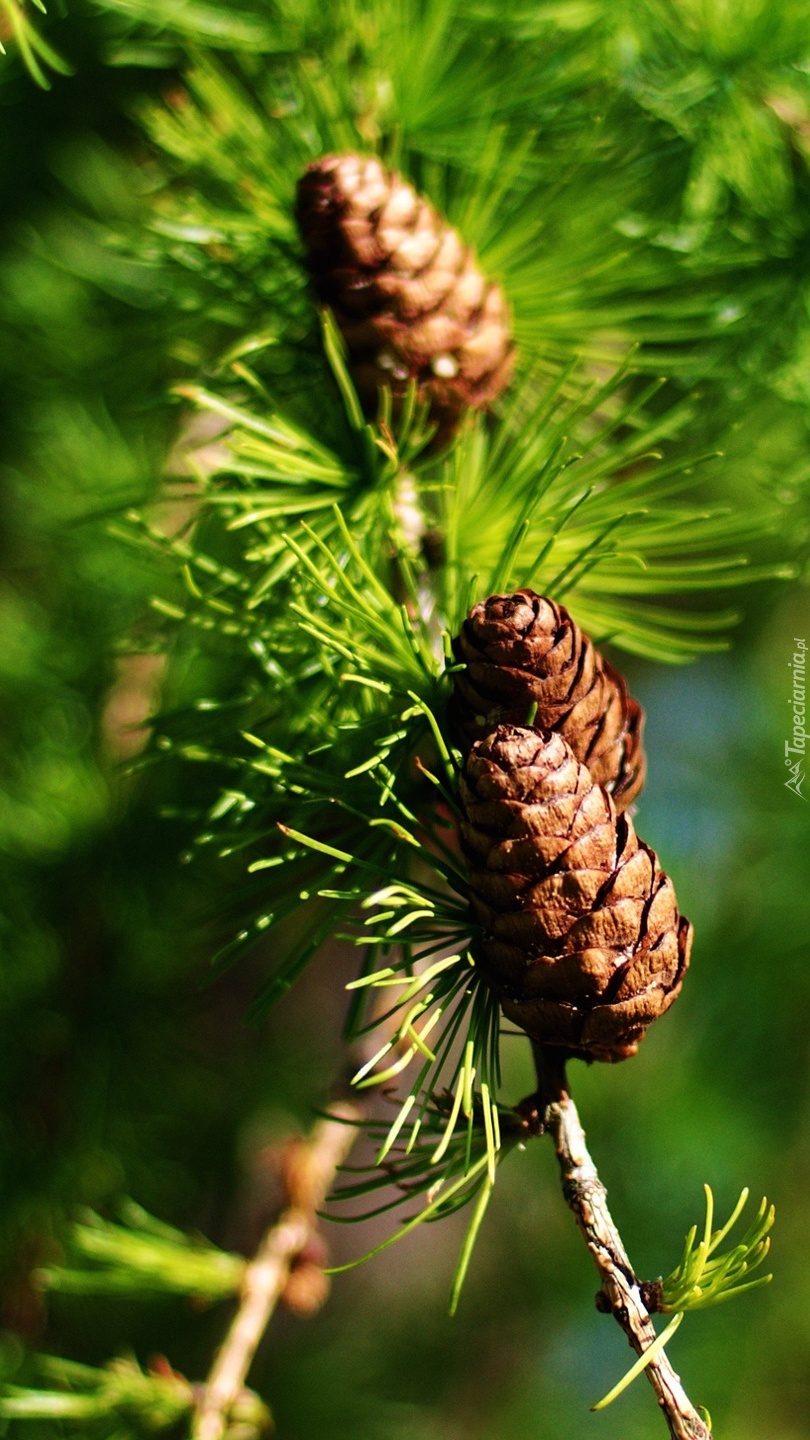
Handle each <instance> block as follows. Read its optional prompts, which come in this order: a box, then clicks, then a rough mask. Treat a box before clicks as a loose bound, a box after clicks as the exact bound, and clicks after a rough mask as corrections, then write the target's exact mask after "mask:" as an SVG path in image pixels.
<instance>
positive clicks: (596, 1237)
mask: <svg viewBox="0 0 810 1440" xmlns="http://www.w3.org/2000/svg"><path fill="white" fill-rule="evenodd" d="M535 1061H536V1065H537V1078H538V1093H537V1095H536V1096H535V1097H534V1099H535V1103H536V1109H535V1110H534V1114H533V1115H532V1117H531V1119H532V1120H533V1121H534V1124H535V1125H536V1127H537V1129H538V1130H540V1129H541V1128H542V1129H543V1130H546V1131H547V1132H548V1134H549V1135H551V1137H552V1139H553V1141H554V1148H555V1150H556V1152H557V1160H558V1162H559V1166H560V1174H561V1176H562V1184H563V1194H564V1196H565V1200H566V1203H567V1204H568V1206H569V1208H570V1209H571V1210H572V1211H573V1213H574V1217H575V1219H576V1222H577V1224H578V1226H579V1228H580V1230H581V1232H582V1236H583V1238H584V1240H585V1244H586V1245H587V1247H588V1249H589V1251H590V1253H591V1256H592V1258H593V1261H594V1264H595V1265H596V1268H597V1270H598V1271H599V1278H600V1280H601V1282H602V1290H601V1296H600V1298H601V1297H604V1302H605V1309H609V1310H610V1312H611V1314H612V1315H613V1317H614V1319H615V1320H617V1321H618V1323H619V1325H621V1328H622V1330H623V1331H624V1333H625V1335H626V1336H627V1339H628V1341H629V1343H630V1344H631V1345H632V1347H633V1349H634V1350H635V1351H636V1354H638V1355H643V1354H644V1353H645V1351H647V1350H648V1349H649V1347H650V1346H651V1345H653V1344H654V1343H655V1340H656V1332H655V1327H654V1326H653V1323H652V1321H651V1320H650V1316H649V1312H648V1311H647V1309H646V1307H645V1305H644V1302H643V1300H642V1297H641V1288H640V1283H639V1281H638V1279H637V1277H636V1275H635V1272H634V1270H633V1267H632V1265H631V1264H630V1260H629V1259H628V1255H627V1251H626V1250H625V1248H624V1245H623V1243H622V1238H621V1236H620V1234H619V1232H618V1230H617V1229H616V1225H615V1223H614V1221H613V1217H612V1216H611V1214H610V1211H609V1210H608V1206H607V1191H606V1190H605V1187H604V1185H603V1184H602V1181H601V1180H600V1179H599V1175H598V1172H597V1169H596V1166H595V1164H594V1162H593V1160H592V1158H591V1156H590V1154H589V1152H588V1147H587V1145H586V1143H585V1132H584V1130H583V1129H582V1124H581V1122H580V1118H579V1115H578V1113H577V1108H576V1105H575V1104H574V1102H573V1100H572V1099H571V1096H570V1095H569V1093H568V1089H567V1085H566V1078H565V1058H564V1056H563V1057H562V1058H558V1057H556V1056H554V1055H550V1054H549V1051H548V1049H544V1048H543V1047H540V1046H537V1047H535ZM645 1373H646V1375H647V1379H648V1380H649V1382H650V1384H651V1385H652V1387H653V1390H654V1391H655V1394H656V1398H657V1400H658V1404H659V1406H660V1407H661V1411H662V1413H663V1416H664V1419H665V1420H666V1422H667V1425H668V1427H669V1433H670V1435H671V1436H672V1437H673V1440H712V1437H711V1431H710V1430H709V1429H708V1428H707V1426H706V1425H705V1423H704V1421H703V1420H702V1419H701V1418H700V1415H699V1414H698V1412H697V1410H696V1409H695V1407H694V1405H693V1404H692V1402H691V1400H690V1399H689V1396H688V1395H687V1394H686V1391H685V1390H684V1388H683V1386H682V1385H681V1382H680V1379H679V1377H678V1376H677V1375H676V1373H675V1371H674V1370H673V1368H672V1365H671V1364H670V1362H669V1359H668V1357H667V1355H666V1352H665V1351H661V1352H660V1353H659V1354H658V1355H656V1356H655V1358H654V1359H653V1360H651V1361H650V1363H649V1364H648V1366H647V1368H646V1372H645Z"/></svg>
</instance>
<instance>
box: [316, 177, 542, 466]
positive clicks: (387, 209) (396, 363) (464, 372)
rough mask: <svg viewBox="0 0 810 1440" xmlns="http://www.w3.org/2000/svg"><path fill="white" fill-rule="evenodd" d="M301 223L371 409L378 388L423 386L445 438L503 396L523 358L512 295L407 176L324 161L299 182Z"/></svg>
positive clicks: (322, 292) (324, 296)
mask: <svg viewBox="0 0 810 1440" xmlns="http://www.w3.org/2000/svg"><path fill="white" fill-rule="evenodd" d="M296 214H297V219H298V226H299V229H300V231H301V236H302V239H303V241H304V244H305V246H306V250H307V259H308V263H309V269H310V273H311V275H312V279H313V282H314V285H315V289H316V292H317V294H318V296H319V298H320V299H321V300H322V301H324V302H325V303H326V304H327V305H329V306H331V308H332V310H333V311H334V314H335V318H336V320H337V322H338V324H339V326H340V328H341V331H342V332H343V336H344V338H345V340H346V344H347V346H348V348H349V353H350V355H351V358H352V363H353V367H354V378H355V383H356V384H357V388H358V391H359V393H360V396H361V399H362V400H363V403H364V404H365V405H366V406H367V408H369V409H370V410H373V409H374V407H375V406H376V404H377V391H378V388H379V386H381V385H390V387H391V390H392V392H393V394H394V395H396V396H401V395H403V394H404V393H405V391H406V390H407V387H408V383H409V381H410V380H412V379H414V380H416V381H417V384H418V395H419V398H420V399H422V400H426V401H428V402H429V404H430V413H431V418H432V419H433V420H434V421H436V422H438V426H439V432H438V438H439V439H440V440H444V439H447V438H449V436H450V435H451V434H452V431H453V430H454V428H455V426H456V425H457V423H458V421H459V419H460V418H461V416H462V415H463V414H464V413H465V411H466V410H469V409H475V410H478V409H483V408H485V407H486V406H488V405H490V404H491V403H492V401H493V400H495V399H496V398H497V396H498V395H500V393H501V391H502V390H504V389H505V388H506V386H507V384H508V383H509V379H510V377H511V373H512V367H513V361H514V352H513V346H512V341H511V337H510V330H509V313H508V309H507V304H506V300H505V298H504V295H503V291H502V290H501V287H500V286H499V285H496V284H494V283H493V282H492V281H489V280H487V279H486V277H485V276H484V275H482V274H481V271H480V270H479V268H478V264H477V261H476V258H475V256H474V254H473V252H472V250H471V249H470V248H469V247H468V246H467V245H465V244H464V242H463V240H462V239H461V237H460V236H459V235H458V233H457V232H456V231H455V230H453V229H451V227H450V226H449V225H448V224H447V223H446V222H445V221H444V220H443V219H442V217H441V216H440V215H438V214H437V213H436V211H435V210H434V209H433V207H432V206H431V205H429V204H428V202H427V201H426V200H423V199H421V198H420V197H419V196H418V195H417V194H416V192H415V190H414V189H413V188H412V186H410V185H409V184H408V183H407V182H406V181H405V180H403V179H402V178H401V176H399V175H397V174H396V173H395V172H394V171H391V170H386V169H385V168H384V166H383V165H382V164H381V163H380V161H379V160H377V159H376V158H374V157H370V158H367V157H364V156H361V155H328V156H325V157H324V158H323V159H322V160H318V161H316V162H315V163H314V164H313V165H310V167H309V169H308V170H307V172H306V174H305V175H304V176H303V178H302V180H301V181H300V184H299V186H298V204H297V211H296Z"/></svg>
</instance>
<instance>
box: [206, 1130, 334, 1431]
mask: <svg viewBox="0 0 810 1440" xmlns="http://www.w3.org/2000/svg"><path fill="white" fill-rule="evenodd" d="M359 1118H360V1111H359V1110H358V1109H357V1108H356V1107H354V1106H351V1105H348V1104H345V1105H335V1106H333V1107H332V1111H331V1115H330V1116H329V1117H328V1118H326V1119H324V1120H320V1121H319V1122H318V1124H317V1125H316V1126H315V1128H314V1130H313V1131H312V1134H311V1136H310V1137H309V1139H308V1140H306V1141H301V1142H300V1143H299V1144H298V1145H297V1147H296V1150H295V1152H294V1159H293V1161H292V1163H290V1164H289V1165H288V1167H287V1175H286V1182H287V1198H288V1202H289V1203H288V1204H287V1206H286V1208H285V1209H284V1210H283V1211H282V1213H281V1215H280V1216H279V1217H278V1219H277V1220H276V1222H275V1223H274V1224H273V1225H272V1227H271V1228H270V1229H269V1230H268V1231H267V1233H266V1234H265V1236H264V1239H263V1240H262V1243H261V1245H260V1246H259V1249H258V1250H257V1252H256V1255H255V1256H254V1258H253V1260H252V1261H251V1263H250V1265H249V1266H248V1267H247V1270H246V1272H245V1278H244V1281H243V1284H242V1293H241V1299H240V1303H239V1309H238V1310H237V1312H236V1315H235V1316H234V1318H233V1321H232V1323H231V1326H230V1329H229V1330H228V1333H227V1335H226V1336H225V1340H224V1342H223V1344H222V1346H221V1348H220V1350H219V1351H218V1353H217V1355H216V1357H215V1359H214V1363H213V1366H212V1367H211V1371H210V1374H209V1376H208V1380H207V1382H206V1385H205V1388H204V1391H203V1394H202V1398H201V1401H200V1404H199V1408H198V1411H197V1416H196V1419H195V1422H194V1426H193V1429H192V1437H193V1440H221V1437H222V1436H223V1435H224V1434H225V1431H226V1429H227V1424H228V1415H229V1412H230V1410H231V1408H232V1407H233V1405H234V1403H235V1401H236V1400H237V1399H238V1398H239V1396H240V1394H241V1392H242V1390H243V1388H244V1384H245V1380H246V1379H247V1374H248V1371H249V1369H250V1366H251V1364H252V1361H253V1357H254V1355H255V1353H256V1350H257V1348H258V1345H259V1342H260V1341H261V1338H262V1336H263V1334H264V1332H265V1330H266V1328H267V1323H268V1321H269V1319H270V1317H271V1315H272V1314H273V1311H274V1310H275V1307H276V1305H277V1304H278V1301H279V1299H280V1298H281V1296H282V1294H283V1293H284V1288H285V1286H286V1283H287V1280H288V1279H289V1275H290V1271H291V1268H292V1266H293V1264H294V1262H295V1260H296V1258H297V1257H298V1256H299V1255H300V1254H301V1253H302V1251H303V1250H304V1249H305V1247H306V1245H307V1243H308V1242H309V1241H310V1240H311V1239H312V1237H313V1236H314V1234H315V1232H316V1228H317V1213H316V1212H317V1211H318V1209H319V1208H320V1206H321V1205H322V1204H323V1202H324V1200H325V1198H326V1195H327V1193H328V1191H329V1189H330V1188H331V1185H332V1181H333V1179H334V1177H335V1173H336V1171H337V1170H338V1168H339V1167H340V1165H342V1164H343V1162H344V1160H345V1158H346V1156H347V1155H348V1153H349V1151H350V1149H351V1147H352V1145H353V1143H354V1140H355V1136H356V1134H357V1128H356V1125H355V1124H354V1123H353V1122H355V1121H356V1120H358V1119H359ZM347 1122H348V1123H347Z"/></svg>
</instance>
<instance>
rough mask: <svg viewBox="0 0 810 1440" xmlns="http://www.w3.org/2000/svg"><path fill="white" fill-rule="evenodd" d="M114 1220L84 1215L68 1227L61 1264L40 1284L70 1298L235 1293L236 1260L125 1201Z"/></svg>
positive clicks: (239, 1263) (239, 1274)
mask: <svg viewBox="0 0 810 1440" xmlns="http://www.w3.org/2000/svg"><path fill="white" fill-rule="evenodd" d="M120 1218H121V1220H122V1222H123V1223H122V1224H117V1225H114V1224H111V1223H110V1222H109V1221H107V1220H103V1219H102V1218H101V1216H99V1215H95V1214H94V1213H93V1212H92V1211H89V1212H88V1214H87V1215H86V1216H85V1218H84V1219H83V1220H81V1221H77V1222H76V1223H75V1224H74V1225H72V1226H71V1229H70V1232H69V1235H68V1242H67V1251H68V1255H67V1260H66V1262H65V1263H63V1264H61V1265H51V1266H50V1267H49V1268H48V1269H46V1270H44V1271H43V1272H42V1282H43V1284H44V1285H45V1286H46V1287H47V1288H48V1289H50V1290H60V1291H62V1292H65V1293H67V1294H71V1295H116V1294H124V1295H127V1294H129V1295H148V1294H150V1293H158V1294H161V1293H165V1294H169V1295H173V1294H178V1295H190V1296H193V1297H194V1298H195V1299H197V1300H207V1301H213V1300H222V1299H224V1298H225V1297H227V1296H230V1295H236V1294H237V1293H238V1291H239V1286H240V1284H241V1282H242V1278H243V1275H244V1270H245V1261H244V1260H243V1259H242V1258H241V1256H239V1255H228V1254H226V1253H225V1251H223V1250H219V1249H217V1247H216V1246H214V1245H211V1244H209V1243H208V1242H207V1241H205V1240H202V1239H201V1238H194V1239H192V1238H190V1237H189V1236H187V1235H185V1234H184V1233H183V1231H182V1230H177V1229H175V1228H174V1226H171V1225H165V1224H163V1223H162V1222H161V1221H159V1220H156V1219H155V1217H154V1216H153V1215H149V1214H147V1212H146V1211H145V1210H144V1209H143V1208H142V1207H141V1206H140V1205H136V1204H134V1202H133V1201H131V1200H130V1201H127V1202H125V1204H124V1205H122V1206H121V1216H120Z"/></svg>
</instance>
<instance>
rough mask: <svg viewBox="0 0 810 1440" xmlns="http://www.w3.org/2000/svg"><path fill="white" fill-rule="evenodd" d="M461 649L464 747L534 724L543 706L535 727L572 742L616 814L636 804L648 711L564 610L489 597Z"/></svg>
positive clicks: (455, 708)
mask: <svg viewBox="0 0 810 1440" xmlns="http://www.w3.org/2000/svg"><path fill="white" fill-rule="evenodd" d="M453 653H454V654H455V657H456V660H459V661H463V662H465V665H466V668H465V669H464V670H461V671H458V672H457V673H456V675H455V676H454V680H455V696H454V699H453V704H452V719H453V723H454V726H455V729H456V732H457V734H458V736H459V738H460V740H461V742H462V745H463V747H464V749H468V748H469V746H470V745H472V743H473V741H475V740H480V739H482V738H484V737H485V736H486V735H489V734H491V733H492V731H493V730H494V729H495V727H496V726H497V725H503V724H512V725H525V724H526V722H527V718H528V715H529V711H530V708H531V706H532V704H536V705H537V712H536V714H535V717H534V720H533V721H532V724H534V725H537V726H538V727H539V728H540V729H544V730H556V731H557V732H558V733H559V734H560V735H563V736H564V737H565V739H566V740H567V741H568V744H569V745H570V746H571V749H572V750H573V752H574V754H575V756H576V758H577V760H581V761H582V762H583V764H585V765H587V766H588V769H589V770H590V772H591V775H592V777H593V779H594V780H596V782H597V783H598V784H599V785H603V786H604V787H605V789H606V790H609V791H610V793H611V795H612V796H613V800H614V803H615V805H616V809H617V810H624V809H625V808H626V807H627V806H628V805H629V804H630V803H631V801H633V800H635V798H636V796H637V795H638V793H639V791H640V790H641V787H642V785H643V784H644V773H645V769H646V761H645V756H644V750H643V746H642V732H643V729H644V712H643V710H642V709H641V706H640V705H639V703H638V701H637V700H633V699H632V697H631V696H629V695H628V693H627V687H626V685H625V683H624V680H623V679H622V677H621V675H619V674H618V672H617V671H616V670H614V669H613V666H612V665H611V664H610V663H609V661H607V660H606V659H605V658H604V656H603V655H600V653H599V651H598V650H597V649H596V648H595V646H594V645H593V644H592V642H591V641H590V640H589V639H588V636H587V635H585V634H583V632H582V631H581V630H580V628H579V626H578V625H577V624H576V622H575V621H574V620H572V619H571V616H570V615H569V613H568V611H567V610H566V608H565V606H564V605H556V604H555V603H554V601H553V600H547V599H544V598H543V596H541V595H535V593H534V591H533V590H518V591H516V593H515V594H513V595H490V597H489V599H488V600H482V601H481V602H480V603H479V604H478V605H475V606H473V609H472V610H471V611H470V613H469V615H468V617H467V619H466V620H465V621H464V624H463V625H462V627H461V634H460V635H459V636H458V637H457V639H455V640H454V641H453Z"/></svg>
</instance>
